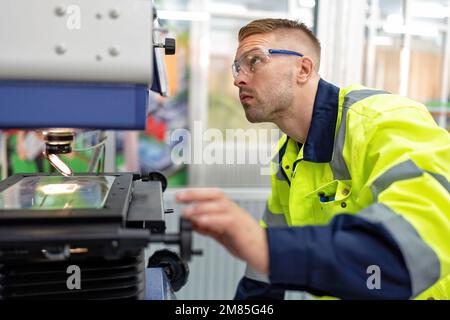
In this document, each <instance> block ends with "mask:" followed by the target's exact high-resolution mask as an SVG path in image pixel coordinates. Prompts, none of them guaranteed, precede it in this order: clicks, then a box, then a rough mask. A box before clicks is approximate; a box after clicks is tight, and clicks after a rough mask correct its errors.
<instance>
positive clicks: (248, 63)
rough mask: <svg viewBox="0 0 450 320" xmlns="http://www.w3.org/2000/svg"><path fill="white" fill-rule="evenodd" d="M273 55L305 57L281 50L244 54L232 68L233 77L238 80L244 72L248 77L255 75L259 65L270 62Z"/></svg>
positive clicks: (252, 51) (254, 51)
mask: <svg viewBox="0 0 450 320" xmlns="http://www.w3.org/2000/svg"><path fill="white" fill-rule="evenodd" d="M273 54H285V55H291V56H298V57H303V54H301V53H299V52H295V51H291V50H279V49H255V50H251V51H249V52H247V53H246V54H244V55H243V56H242V57H241V58H240V59H239V60H235V61H234V62H233V64H232V66H231V70H232V72H233V77H234V79H236V78H237V77H238V76H239V74H240V73H241V72H242V73H244V74H246V75H253V74H254V73H255V70H256V69H257V68H258V65H261V64H264V63H267V62H269V60H270V57H271V56H272V55H273Z"/></svg>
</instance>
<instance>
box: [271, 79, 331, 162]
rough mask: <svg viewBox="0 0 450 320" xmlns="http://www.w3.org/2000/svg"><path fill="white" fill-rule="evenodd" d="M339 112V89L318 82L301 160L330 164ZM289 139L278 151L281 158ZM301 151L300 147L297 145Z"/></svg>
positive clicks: (324, 82) (323, 81) (320, 81)
mask: <svg viewBox="0 0 450 320" xmlns="http://www.w3.org/2000/svg"><path fill="white" fill-rule="evenodd" d="M338 110H339V88H338V87H336V86H334V85H333V84H331V83H328V82H326V81H325V80H323V79H320V80H319V85H318V88H317V93H316V98H315V101H314V107H313V114H312V119H311V126H310V128H309V131H308V136H307V138H306V142H305V145H304V146H303V150H302V151H303V160H305V161H309V162H316V163H327V162H330V161H331V159H332V156H333V147H334V136H335V130H336V122H337V116H338ZM289 140H290V138H289V137H288V138H287V139H286V142H285V143H284V145H283V146H282V147H281V149H280V150H279V153H278V155H279V158H278V159H279V161H280V162H281V159H282V158H283V156H284V154H285V152H286V148H287V145H288V142H289ZM298 145H299V148H300V149H301V147H302V145H301V144H300V143H298Z"/></svg>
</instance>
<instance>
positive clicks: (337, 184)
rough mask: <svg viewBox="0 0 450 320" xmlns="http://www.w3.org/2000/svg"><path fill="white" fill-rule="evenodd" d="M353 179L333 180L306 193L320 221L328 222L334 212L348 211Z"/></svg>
mask: <svg viewBox="0 0 450 320" xmlns="http://www.w3.org/2000/svg"><path fill="white" fill-rule="evenodd" d="M351 195H352V187H351V180H333V181H331V182H329V183H327V184H324V185H322V186H320V187H319V188H317V189H316V190H314V191H313V192H310V193H309V194H307V195H306V198H307V200H308V201H311V202H312V203H313V208H314V209H313V210H314V211H315V215H316V218H317V222H318V223H328V221H329V220H330V219H331V218H332V217H333V215H334V214H336V213H339V212H346V211H347V210H348V209H350V208H349V206H350V207H351V206H352V205H351V204H352V203H351V201H350V199H351Z"/></svg>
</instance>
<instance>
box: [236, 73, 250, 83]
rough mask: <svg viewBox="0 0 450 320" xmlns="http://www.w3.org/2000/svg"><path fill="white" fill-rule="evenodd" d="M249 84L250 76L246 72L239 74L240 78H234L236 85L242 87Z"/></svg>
mask: <svg viewBox="0 0 450 320" xmlns="http://www.w3.org/2000/svg"><path fill="white" fill-rule="evenodd" d="M247 84H248V76H247V75H246V74H245V73H244V72H239V73H238V76H237V77H236V78H234V85H235V86H236V87H241V86H244V85H247Z"/></svg>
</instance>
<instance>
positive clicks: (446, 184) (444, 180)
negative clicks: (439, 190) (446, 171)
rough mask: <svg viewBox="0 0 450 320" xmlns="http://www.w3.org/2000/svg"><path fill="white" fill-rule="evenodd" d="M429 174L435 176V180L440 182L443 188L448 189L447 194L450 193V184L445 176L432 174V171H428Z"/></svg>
mask: <svg viewBox="0 0 450 320" xmlns="http://www.w3.org/2000/svg"><path fill="white" fill-rule="evenodd" d="M426 172H427V173H428V174H430V175H431V176H433V178H435V179H436V180H437V181H439V183H440V184H442V186H443V187H444V188H445V189H447V192H448V193H450V183H449V182H448V180H447V178H445V177H444V176H443V175H440V174H437V173H432V172H430V171H426Z"/></svg>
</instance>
